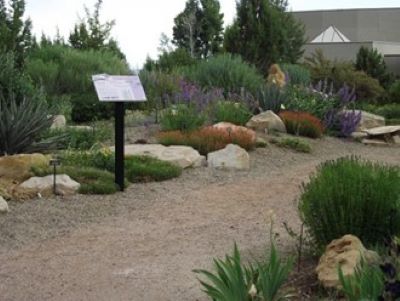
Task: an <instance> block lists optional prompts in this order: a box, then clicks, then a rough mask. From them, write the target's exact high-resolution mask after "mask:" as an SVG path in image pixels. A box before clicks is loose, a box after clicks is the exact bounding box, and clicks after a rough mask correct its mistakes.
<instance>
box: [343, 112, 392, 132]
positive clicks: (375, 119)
mask: <svg viewBox="0 0 400 301" xmlns="http://www.w3.org/2000/svg"><path fill="white" fill-rule="evenodd" d="M344 112H353V111H344ZM360 112H361V121H360V123H359V124H358V127H357V129H356V132H362V131H364V130H368V129H372V128H375V127H380V126H384V125H385V118H384V117H382V116H379V115H375V114H372V113H369V112H365V111H361V110H356V113H357V114H358V113H360Z"/></svg>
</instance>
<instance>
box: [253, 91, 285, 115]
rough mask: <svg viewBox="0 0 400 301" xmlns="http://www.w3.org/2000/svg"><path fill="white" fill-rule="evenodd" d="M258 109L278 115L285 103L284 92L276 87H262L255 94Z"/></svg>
mask: <svg viewBox="0 0 400 301" xmlns="http://www.w3.org/2000/svg"><path fill="white" fill-rule="evenodd" d="M256 99H257V101H258V104H259V107H260V109H261V110H262V111H267V110H271V111H274V112H275V113H279V111H280V110H281V108H282V106H283V105H284V104H285V103H286V102H287V100H288V95H287V93H286V90H284V89H281V88H279V87H278V86H277V85H269V84H267V85H263V86H262V87H261V88H260V89H259V90H258V92H257V94H256Z"/></svg>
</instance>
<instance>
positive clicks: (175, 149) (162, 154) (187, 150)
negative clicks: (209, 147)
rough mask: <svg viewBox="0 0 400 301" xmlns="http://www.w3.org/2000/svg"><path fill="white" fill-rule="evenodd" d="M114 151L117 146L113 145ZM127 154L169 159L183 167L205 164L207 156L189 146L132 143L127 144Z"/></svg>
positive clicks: (168, 160)
mask: <svg viewBox="0 0 400 301" xmlns="http://www.w3.org/2000/svg"><path fill="white" fill-rule="evenodd" d="M111 150H112V151H114V150H115V148H114V147H111ZM125 155H126V156H149V157H153V158H156V159H159V160H162V161H167V162H170V163H172V164H175V165H177V166H180V167H182V168H188V167H199V166H203V165H204V161H205V158H204V156H201V155H200V154H199V152H198V151H197V150H195V149H193V148H192V147H189V146H168V147H167V146H164V145H161V144H130V145H126V146H125Z"/></svg>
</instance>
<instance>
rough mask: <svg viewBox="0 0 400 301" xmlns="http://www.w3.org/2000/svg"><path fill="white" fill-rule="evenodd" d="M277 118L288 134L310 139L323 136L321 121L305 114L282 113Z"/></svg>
mask: <svg viewBox="0 0 400 301" xmlns="http://www.w3.org/2000/svg"><path fill="white" fill-rule="evenodd" d="M279 116H280V117H281V119H282V121H283V122H284V123H285V126H286V130H287V132H288V133H289V134H292V135H297V136H304V137H310V138H321V137H322V135H323V132H324V126H323V125H322V122H321V120H320V119H318V118H317V117H315V116H313V115H311V114H309V113H307V112H291V111H284V112H281V113H280V114H279Z"/></svg>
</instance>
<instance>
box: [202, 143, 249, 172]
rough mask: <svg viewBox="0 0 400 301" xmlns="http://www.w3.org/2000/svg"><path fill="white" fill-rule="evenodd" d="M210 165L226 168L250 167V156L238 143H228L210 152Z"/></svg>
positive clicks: (243, 168)
mask: <svg viewBox="0 0 400 301" xmlns="http://www.w3.org/2000/svg"><path fill="white" fill-rule="evenodd" d="M207 159H208V166H209V167H213V168H226V169H239V170H247V169H250V156H249V154H248V153H247V152H246V150H244V149H243V148H241V147H240V146H238V145H235V144H228V145H227V146H226V147H225V148H224V149H222V150H219V151H215V152H212V153H209V154H208V156H207Z"/></svg>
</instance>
